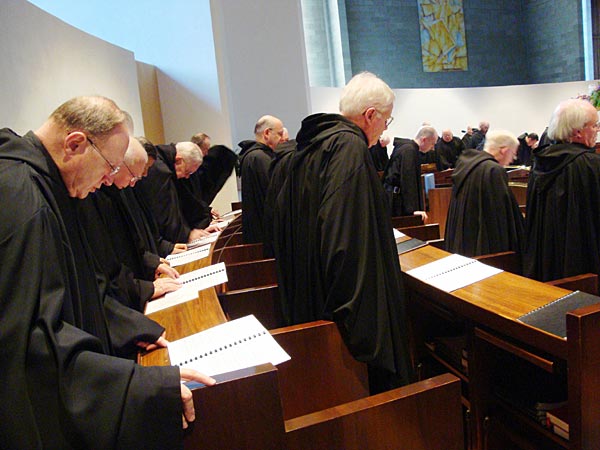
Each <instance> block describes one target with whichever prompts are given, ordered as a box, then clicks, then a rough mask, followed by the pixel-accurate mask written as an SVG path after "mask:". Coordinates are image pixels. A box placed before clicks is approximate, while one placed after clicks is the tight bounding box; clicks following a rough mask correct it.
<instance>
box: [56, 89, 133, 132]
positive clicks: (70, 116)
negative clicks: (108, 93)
mask: <svg viewBox="0 0 600 450" xmlns="http://www.w3.org/2000/svg"><path fill="white" fill-rule="evenodd" d="M50 119H51V120H52V121H54V122H55V123H56V124H58V125H59V126H61V127H62V128H64V129H65V130H67V131H68V132H71V131H75V130H77V131H83V132H84V133H87V134H90V135H92V136H97V137H104V136H106V135H108V134H110V133H111V132H112V131H113V130H114V129H115V128H116V127H117V126H118V125H120V124H122V123H124V122H125V121H126V116H125V114H124V113H123V111H121V109H120V108H119V107H118V106H117V104H116V103H115V102H113V101H112V100H111V99H109V98H106V97H100V96H91V97H75V98H72V99H71V100H67V101H66V102H65V103H63V104H62V105H60V106H59V107H58V108H56V109H55V110H54V112H53V113H52V114H50Z"/></svg>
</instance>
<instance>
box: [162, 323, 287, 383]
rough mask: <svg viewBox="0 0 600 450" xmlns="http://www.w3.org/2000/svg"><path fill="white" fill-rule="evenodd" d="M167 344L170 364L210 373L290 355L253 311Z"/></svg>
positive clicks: (258, 363)
mask: <svg viewBox="0 0 600 450" xmlns="http://www.w3.org/2000/svg"><path fill="white" fill-rule="evenodd" d="M168 348H169V357H170V359H171V364H173V365H175V366H179V367H189V368H192V369H195V370H198V371H199V372H202V373H205V374H207V375H210V376H214V375H218V374H221V373H226V372H232V371H234V370H239V369H245V368H247V367H252V366H257V365H260V364H265V363H271V364H273V365H276V364H279V363H282V362H284V361H287V360H289V359H290V356H289V355H288V354H287V353H286V352H285V351H284V350H283V349H282V348H281V346H280V345H279V344H278V343H277V341H275V339H273V336H271V334H270V333H269V332H268V331H267V330H266V328H265V327H264V326H263V325H262V324H261V323H260V322H259V321H258V320H257V319H256V317H254V316H253V315H250V316H246V317H242V318H241V319H236V320H232V321H230V322H226V323H224V324H221V325H217V326H216V327H213V328H210V329H208V330H205V331H201V332H200V333H196V334H194V335H192V336H188V337H185V338H183V339H179V340H177V341H174V342H171V343H169V347H168Z"/></svg>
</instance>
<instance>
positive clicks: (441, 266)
mask: <svg viewBox="0 0 600 450" xmlns="http://www.w3.org/2000/svg"><path fill="white" fill-rule="evenodd" d="M500 272H502V270H500V269H497V268H495V267H492V266H488V265H487V264H484V263H482V262H479V261H477V260H476V259H472V258H467V257H466V256H462V255H457V254H453V255H450V256H446V257H445V258H441V259H438V260H437V261H433V262H431V263H429V264H425V265H423V266H420V267H417V268H416V269H412V270H409V271H408V272H406V273H407V274H408V275H410V276H412V277H414V278H417V279H419V280H421V281H423V282H425V283H427V284H430V285H432V286H435V287H436V288H438V289H441V290H442V291H445V292H452V291H455V290H457V289H460V288H463V287H465V286H468V285H470V284H473V283H476V282H477V281H481V280H483V279H485V278H488V277H491V276H492V275H496V274H497V273H500Z"/></svg>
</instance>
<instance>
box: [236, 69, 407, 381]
mask: <svg viewBox="0 0 600 450" xmlns="http://www.w3.org/2000/svg"><path fill="white" fill-rule="evenodd" d="M393 101H394V93H393V92H392V90H391V89H390V88H389V87H388V86H387V85H386V84H385V83H384V82H383V81H382V80H380V79H379V78H377V77H376V76H375V75H373V74H370V73H362V74H359V75H357V76H355V77H354V78H353V79H352V80H351V81H350V82H349V83H348V85H347V86H346V88H345V89H344V91H343V93H342V98H341V101H340V110H341V115H338V114H315V115H312V116H309V117H307V118H306V119H304V120H303V122H302V128H301V130H300V131H299V133H298V135H297V137H296V142H297V150H296V152H294V154H293V156H292V160H291V162H290V170H289V173H288V176H287V179H286V181H285V182H284V184H283V187H282V189H281V191H280V192H279V195H278V196H277V201H276V207H275V212H274V219H275V220H274V221H275V224H274V225H275V228H274V247H275V254H276V260H277V269H278V279H279V284H280V293H281V296H282V307H283V311H284V315H285V318H286V320H287V322H288V323H289V324H296V323H302V322H308V321H312V320H317V319H327V320H333V321H335V322H336V324H337V325H338V328H339V330H340V333H341V336H342V338H343V339H344V342H345V344H346V346H347V347H348V349H349V350H350V352H351V353H352V355H353V356H354V357H355V358H356V359H358V360H359V361H363V362H366V363H367V364H368V367H369V377H370V385H371V389H372V392H379V391H382V390H385V389H390V388H393V387H397V386H399V385H402V384H405V383H408V382H409V381H411V380H412V375H411V366H410V362H409V358H408V356H409V354H408V346H407V325H406V314H405V303H404V302H405V298H404V290H403V288H402V278H401V272H400V264H399V261H398V253H397V251H396V244H395V241H394V236H393V232H392V223H391V219H390V217H391V216H390V213H389V210H388V207H387V203H386V199H385V194H384V191H383V189H382V187H381V182H380V180H379V177H378V176H377V171H376V170H375V166H374V165H373V161H372V158H371V156H370V155H369V150H368V148H369V146H370V145H372V144H374V143H375V142H376V141H377V139H378V138H379V136H380V135H381V133H382V132H383V131H384V130H385V129H386V128H387V124H388V123H389V122H390V121H391V120H392V119H391V116H390V114H391V112H392V108H393ZM244 214H245V211H244Z"/></svg>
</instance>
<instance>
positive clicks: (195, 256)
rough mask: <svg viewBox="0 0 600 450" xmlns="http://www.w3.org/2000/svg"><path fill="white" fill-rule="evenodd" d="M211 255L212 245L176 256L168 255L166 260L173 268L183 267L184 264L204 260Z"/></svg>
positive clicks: (176, 254)
mask: <svg viewBox="0 0 600 450" xmlns="http://www.w3.org/2000/svg"><path fill="white" fill-rule="evenodd" d="M209 254H210V244H206V245H203V246H202V247H196V248H193V249H191V250H186V251H185V252H181V253H175V254H174V255H167V257H166V258H165V259H166V260H167V261H169V264H171V266H173V267H177V266H182V265H184V264H187V263H190V262H193V261H198V260H199V259H204V258H206V257H208V255H209Z"/></svg>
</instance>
